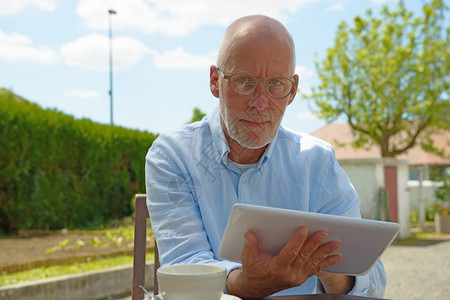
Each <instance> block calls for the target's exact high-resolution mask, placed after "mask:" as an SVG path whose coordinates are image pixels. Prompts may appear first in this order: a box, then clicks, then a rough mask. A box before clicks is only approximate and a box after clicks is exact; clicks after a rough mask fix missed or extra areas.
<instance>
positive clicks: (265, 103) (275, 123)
mask: <svg viewBox="0 0 450 300" xmlns="http://www.w3.org/2000/svg"><path fill="white" fill-rule="evenodd" d="M230 53H231V55H230V56H229V59H228V60H227V63H226V66H219V68H221V71H222V72H223V73H224V74H225V75H232V74H235V73H240V72H246V73H250V74H252V75H254V76H255V77H256V78H264V79H267V78H270V77H273V76H283V77H286V78H291V79H292V64H293V62H292V57H291V51H290V49H289V48H287V47H286V45H284V46H281V45H276V44H272V45H270V43H269V44H267V43H264V45H258V43H257V42H254V41H253V42H251V41H247V42H246V41H244V42H242V43H240V44H239V43H236V45H234V46H233V49H232V51H230ZM216 72H217V71H216ZM218 76H219V77H220V79H219V98H220V111H221V116H222V121H223V123H222V126H223V127H224V128H223V129H224V131H225V133H228V135H229V136H230V137H231V138H232V139H234V140H235V141H237V142H238V143H239V144H240V145H241V146H244V147H246V148H250V149H258V148H262V147H264V146H266V145H267V144H269V143H270V142H271V141H272V140H273V139H274V138H275V135H276V133H277V131H278V128H279V126H280V123H281V120H282V118H283V115H284V112H285V110H286V107H287V105H289V104H290V103H291V102H292V100H293V99H294V96H295V93H296V87H294V88H293V90H292V92H291V94H289V95H288V96H287V97H285V98H282V99H274V98H272V97H270V96H269V95H268V93H267V91H266V89H265V85H264V81H259V82H258V84H257V87H256V89H255V90H254V91H253V92H252V93H251V94H249V95H246V96H242V95H239V94H236V93H235V92H234V91H233V90H231V88H230V85H229V82H228V80H226V79H224V78H223V77H221V76H220V75H218Z"/></svg>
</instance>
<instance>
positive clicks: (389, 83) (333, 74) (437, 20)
mask: <svg viewBox="0 0 450 300" xmlns="http://www.w3.org/2000/svg"><path fill="white" fill-rule="evenodd" d="M447 12H448V7H446V6H445V4H444V3H443V0H431V1H430V2H429V3H425V4H424V5H423V7H422V14H421V16H418V17H415V16H414V15H413V13H412V12H410V11H408V10H407V9H406V8H405V5H404V2H403V1H400V2H399V4H398V7H397V8H396V9H395V10H393V11H390V10H389V8H388V7H387V6H386V5H385V6H384V7H383V9H382V10H381V12H380V16H379V18H377V17H375V16H373V14H372V11H371V10H368V11H367V12H366V17H365V18H363V17H360V16H357V17H355V19H354V22H353V23H354V24H353V27H352V28H350V27H349V25H347V24H346V23H345V22H342V23H341V24H340V25H339V27H338V30H337V34H336V37H335V43H334V47H332V48H329V49H327V56H326V58H325V59H324V60H323V61H322V62H316V69H317V73H318V75H319V79H320V82H321V83H320V84H319V85H318V87H317V88H314V89H313V94H312V96H311V97H312V98H313V99H314V100H315V103H316V104H317V106H318V115H319V117H320V118H323V119H325V120H326V121H327V122H333V121H335V120H337V119H338V118H342V117H344V118H345V119H346V121H347V122H348V124H349V125H350V127H351V128H352V132H353V135H354V137H355V142H354V143H353V146H354V147H356V148H362V147H364V146H366V145H371V144H376V145H379V147H380V151H381V155H382V156H383V157H395V156H396V155H398V154H401V153H403V152H406V151H407V150H408V149H410V148H411V147H413V146H415V145H416V144H420V145H421V146H422V147H423V148H424V149H425V150H426V151H432V152H436V153H438V152H439V151H438V149H436V148H435V147H434V146H433V144H432V140H431V138H430V135H431V134H433V133H435V132H437V131H439V130H442V129H444V130H448V129H450V100H449V95H450V93H449V86H450V74H449V64H450V55H449V53H450V50H449V49H450V43H449V41H450V34H449V33H450V28H449V27H448V23H449V21H448V20H450V17H449V16H448V15H447V16H446V13H447ZM438 154H441V155H442V153H438Z"/></svg>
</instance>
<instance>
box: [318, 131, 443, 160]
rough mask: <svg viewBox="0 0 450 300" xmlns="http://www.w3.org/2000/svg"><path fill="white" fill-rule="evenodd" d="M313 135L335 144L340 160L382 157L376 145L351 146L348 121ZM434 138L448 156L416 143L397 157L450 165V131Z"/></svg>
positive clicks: (437, 145)
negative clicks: (430, 150) (437, 153)
mask: <svg viewBox="0 0 450 300" xmlns="http://www.w3.org/2000/svg"><path fill="white" fill-rule="evenodd" d="M311 135H313V136H315V137H318V138H320V139H322V140H325V141H327V142H329V143H330V144H331V145H333V147H334V148H335V150H336V158H337V159H339V160H342V159H379V158H381V153H380V150H379V148H378V147H377V146H376V145H373V146H369V147H368V148H367V149H354V148H353V147H352V146H351V142H352V141H353V140H354V137H353V135H352V132H351V128H350V126H349V125H348V124H347V123H342V124H334V123H333V124H328V125H326V126H324V127H322V128H320V129H319V130H316V131H314V132H313V133H312V134H311ZM432 139H433V142H434V145H435V146H436V147H437V148H438V149H444V151H445V153H446V154H447V157H446V158H442V157H440V156H438V155H436V154H432V153H428V152H425V151H424V150H423V149H422V148H421V147H420V145H416V146H415V147H413V148H411V149H409V150H408V151H407V152H406V153H404V154H401V155H398V156H397V157H396V158H397V159H401V160H409V161H411V162H412V163H413V164H414V165H450V131H442V132H440V133H439V134H434V135H433V136H432Z"/></svg>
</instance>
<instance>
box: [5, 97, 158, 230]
mask: <svg viewBox="0 0 450 300" xmlns="http://www.w3.org/2000/svg"><path fill="white" fill-rule="evenodd" d="M155 138H156V135H154V134H151V133H148V132H141V131H137V130H129V129H125V128H122V127H115V126H109V125H101V124H97V123H94V122H92V121H89V120H86V119H83V120H75V119H74V118H73V117H72V116H68V115H64V114H63V113H61V112H57V111H55V110H48V109H47V110H44V109H42V108H40V107H39V106H38V105H36V104H32V103H29V102H27V101H20V99H19V100H18V98H17V96H15V95H14V94H13V93H11V92H10V91H7V90H4V89H2V90H0V232H1V231H3V232H4V233H14V232H16V231H17V230H18V229H30V228H32V229H59V228H63V227H69V228H83V227H94V226H98V225H100V224H103V223H105V222H108V221H110V220H113V219H117V218H121V217H124V216H129V215H131V214H132V203H131V199H132V197H133V195H134V194H135V193H137V192H138V193H144V192H145V182H144V181H145V175H144V158H145V154H146V152H147V150H148V148H149V147H150V146H151V144H152V142H153V140H154V139H155Z"/></svg>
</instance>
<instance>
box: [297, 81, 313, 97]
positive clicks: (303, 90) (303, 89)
mask: <svg viewBox="0 0 450 300" xmlns="http://www.w3.org/2000/svg"><path fill="white" fill-rule="evenodd" d="M298 89H299V91H300V94H301V95H302V96H304V97H307V98H309V97H311V95H312V89H311V85H310V84H309V83H307V82H301V81H300V84H299V86H298Z"/></svg>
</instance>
